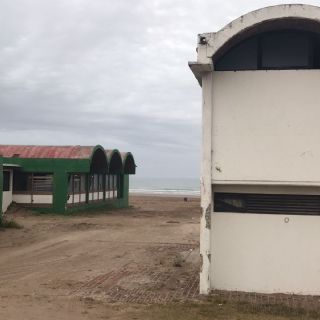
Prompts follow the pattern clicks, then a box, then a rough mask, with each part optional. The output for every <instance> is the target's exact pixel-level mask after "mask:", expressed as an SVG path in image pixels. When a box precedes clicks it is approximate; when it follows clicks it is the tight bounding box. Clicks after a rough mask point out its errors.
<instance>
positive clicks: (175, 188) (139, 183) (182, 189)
mask: <svg viewBox="0 0 320 320" xmlns="http://www.w3.org/2000/svg"><path fill="white" fill-rule="evenodd" d="M129 192H130V193H131V194H137V193H140V194H150V195H152V194H155V195H156V194H159V195H173V196H174V195H180V196H195V197H199V196H200V180H199V179H196V178H140V177H137V176H130V186H129Z"/></svg>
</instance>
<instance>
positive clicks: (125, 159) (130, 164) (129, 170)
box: [121, 152, 136, 174]
mask: <svg viewBox="0 0 320 320" xmlns="http://www.w3.org/2000/svg"><path fill="white" fill-rule="evenodd" d="M121 158H122V163H123V173H124V174H135V173H136V163H135V161H134V157H133V155H132V153H131V152H121Z"/></svg>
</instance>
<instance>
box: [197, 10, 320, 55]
mask: <svg viewBox="0 0 320 320" xmlns="http://www.w3.org/2000/svg"><path fill="white" fill-rule="evenodd" d="M280 29H292V30H303V31H311V32H316V33H320V7H317V6H311V5H305V4H287V5H276V6H271V7H265V8H262V9H258V10H255V11H252V12H249V13H247V14H245V15H243V16H241V17H239V18H237V19H236V20H234V21H232V22H230V23H229V24H227V25H226V26H225V27H224V28H222V29H221V30H219V31H218V32H216V33H204V34H201V35H199V47H201V46H204V45H205V46H206V57H207V58H210V59H213V60H215V59H217V58H219V57H221V55H223V54H224V53H225V52H226V51H228V50H229V49H230V48H231V47H233V46H235V45H236V44H238V43H240V42H241V41H243V40H245V39H247V38H249V37H251V36H254V35H256V34H259V33H262V32H267V31H273V30H280Z"/></svg>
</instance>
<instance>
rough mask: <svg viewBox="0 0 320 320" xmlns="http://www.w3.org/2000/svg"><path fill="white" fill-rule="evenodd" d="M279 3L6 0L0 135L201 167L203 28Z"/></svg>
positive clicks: (145, 173) (171, 170)
mask: <svg viewBox="0 0 320 320" xmlns="http://www.w3.org/2000/svg"><path fill="white" fill-rule="evenodd" d="M292 2H297V1H292ZM298 2H300V1H298ZM278 3H286V2H284V1H255V0H244V1H236V0H232V1H230V0H229V1H221V0H208V1H206V0H199V1H196V0H170V1H169V0H136V1H132V0H114V1H111V0H54V1H52V0H1V2H0V24H1V28H0V30H1V31H0V110H1V113H0V143H1V144H49V145H66V144H80V145H95V144H101V145H103V146H104V147H106V148H118V149H120V150H125V151H131V152H133V154H134V155H135V158H136V162H137V164H138V171H137V173H138V175H140V176H142V177H170V176H172V177H198V175H199V162H200V139H201V136H200V128H201V90H200V87H199V86H198V83H197V81H196V80H195V79H194V77H193V75H192V73H191V71H190V70H189V68H188V65H187V62H188V61H192V60H195V59H196V52H195V49H196V41H197V34H198V33H202V32H214V31H218V30H219V29H220V28H222V27H223V26H224V25H225V24H227V23H228V22H230V21H231V20H233V19H235V18H237V17H238V16H240V15H242V14H244V13H247V12H248V11H251V10H254V9H258V8H260V7H263V6H267V5H274V4H278ZM309 4H320V1H309Z"/></svg>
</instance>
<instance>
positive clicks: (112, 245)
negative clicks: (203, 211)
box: [0, 196, 200, 320]
mask: <svg viewBox="0 0 320 320" xmlns="http://www.w3.org/2000/svg"><path fill="white" fill-rule="evenodd" d="M130 204H131V207H130V208H129V209H124V210H113V211H91V212H83V213H81V214H77V215H73V216H59V215H45V214H42V215H39V214H34V213H32V212H28V211H26V210H24V209H22V208H18V207H13V208H12V209H11V210H10V211H9V212H8V214H7V217H8V218H9V219H14V220H15V221H16V222H18V223H19V224H20V225H21V226H23V228H22V229H6V230H5V231H2V232H0V319H12V320H20V319H34V320H38V319H39V320H40V319H41V320H43V319H45V320H47V319H59V320H64V319H68V320H72V319H111V318H112V319H130V317H131V316H130V315H131V314H135V313H136V312H137V310H136V309H135V308H134V307H133V305H135V304H139V305H146V304H154V303H170V302H172V301H179V300H180V301H186V300H192V299H196V298H197V293H198V270H199V251H198V245H199V244H198V241H199V213H200V210H199V199H188V201H187V202H186V201H184V199H183V197H164V196H161V197H159V196H132V197H131V199H130ZM139 312H140V311H139Z"/></svg>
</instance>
